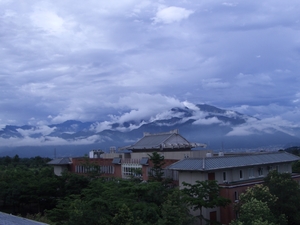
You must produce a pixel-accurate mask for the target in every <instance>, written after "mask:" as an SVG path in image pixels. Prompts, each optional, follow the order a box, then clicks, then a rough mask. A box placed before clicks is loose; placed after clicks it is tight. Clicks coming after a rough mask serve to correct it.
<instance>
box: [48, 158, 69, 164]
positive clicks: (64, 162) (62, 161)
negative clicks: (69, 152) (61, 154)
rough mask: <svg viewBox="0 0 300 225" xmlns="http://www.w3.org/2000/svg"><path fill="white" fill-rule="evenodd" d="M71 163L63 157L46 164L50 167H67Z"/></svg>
mask: <svg viewBox="0 0 300 225" xmlns="http://www.w3.org/2000/svg"><path fill="white" fill-rule="evenodd" d="M71 163H72V161H71V159H70V158H68V157H65V158H56V159H53V160H51V161H50V162H48V163H47V164H50V165H69V164H71Z"/></svg>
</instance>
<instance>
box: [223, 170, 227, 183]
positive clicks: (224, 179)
mask: <svg viewBox="0 0 300 225" xmlns="http://www.w3.org/2000/svg"><path fill="white" fill-rule="evenodd" d="M223 181H224V182H225V181H227V177H226V172H223Z"/></svg>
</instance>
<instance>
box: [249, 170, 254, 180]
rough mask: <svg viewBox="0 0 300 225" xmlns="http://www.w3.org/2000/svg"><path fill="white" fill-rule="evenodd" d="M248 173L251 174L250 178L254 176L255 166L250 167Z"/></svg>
mask: <svg viewBox="0 0 300 225" xmlns="http://www.w3.org/2000/svg"><path fill="white" fill-rule="evenodd" d="M248 174H249V178H253V177H254V169H253V168H249V169H248Z"/></svg>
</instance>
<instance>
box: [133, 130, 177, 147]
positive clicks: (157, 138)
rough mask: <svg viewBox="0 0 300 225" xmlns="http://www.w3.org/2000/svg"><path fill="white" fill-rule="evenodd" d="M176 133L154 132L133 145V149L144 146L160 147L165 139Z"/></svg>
mask: <svg viewBox="0 0 300 225" xmlns="http://www.w3.org/2000/svg"><path fill="white" fill-rule="evenodd" d="M172 135H174V134H154V135H147V136H144V137H143V138H142V139H141V140H139V141H138V142H137V143H135V144H134V145H132V146H131V148H132V149H143V148H159V147H160V144H162V143H163V142H164V141H165V140H167V139H168V138H170V137H171V136H172Z"/></svg>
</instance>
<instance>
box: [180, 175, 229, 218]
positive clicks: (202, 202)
mask: <svg viewBox="0 0 300 225" xmlns="http://www.w3.org/2000/svg"><path fill="white" fill-rule="evenodd" d="M182 184H183V186H184V187H185V188H184V189H183V193H185V196H184V199H185V201H186V202H187V204H188V205H190V206H191V207H192V208H193V210H194V211H195V210H198V209H199V210H200V215H199V216H198V217H199V220H200V224H202V221H203V220H205V221H209V220H208V219H206V218H204V216H203V215H202V209H203V208H214V207H217V206H223V207H225V206H226V205H228V204H229V203H230V200H229V199H226V198H223V197H221V196H220V187H219V185H218V184H217V182H216V181H215V180H205V181H196V183H195V184H189V183H186V182H183V183H182Z"/></svg>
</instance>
